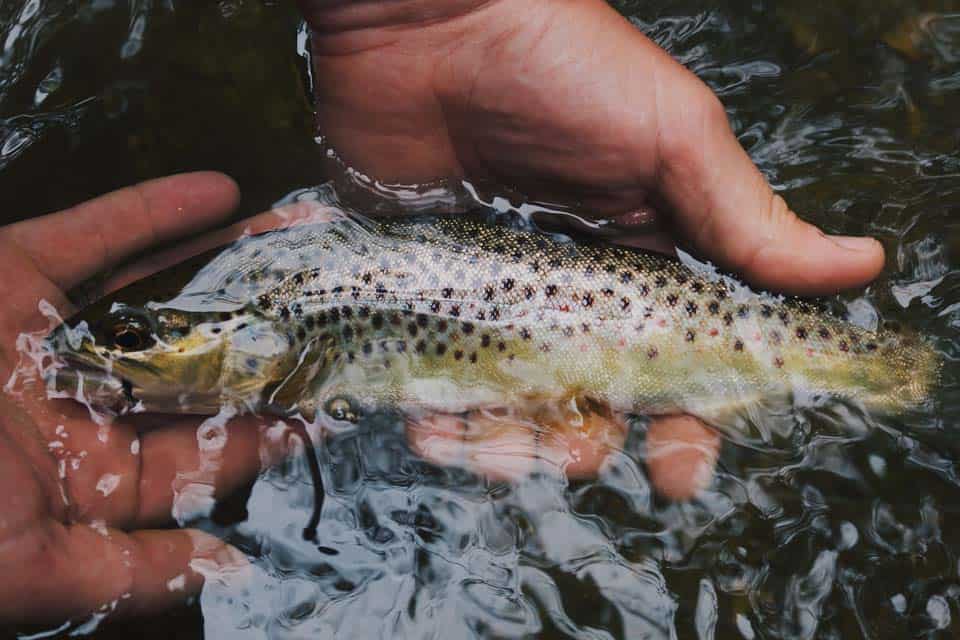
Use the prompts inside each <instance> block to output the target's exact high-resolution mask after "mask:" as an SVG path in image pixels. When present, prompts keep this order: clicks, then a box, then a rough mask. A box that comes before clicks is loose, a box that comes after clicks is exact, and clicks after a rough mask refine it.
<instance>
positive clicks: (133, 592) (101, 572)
mask: <svg viewBox="0 0 960 640" xmlns="http://www.w3.org/2000/svg"><path fill="white" fill-rule="evenodd" d="M236 200H237V189H236V186H235V185H234V183H233V182H232V181H230V180H229V179H228V178H226V177H225V176H222V175H219V174H213V173H199V174H187V175H182V176H177V177H172V178H167V179H162V180H156V181H152V182H147V183H144V184H141V185H138V186H135V187H131V188H128V189H123V190H122V191H118V192H115V193H112V194H110V195H107V196H104V197H102V198H99V199H97V200H94V201H91V202H88V203H85V204H82V205H80V206H78V207H75V208H73V209H70V210H67V211H63V212H60V213H55V214H52V215H48V216H44V217H41V218H36V219H33V220H29V221H26V222H20V223H17V224H13V225H10V226H7V227H3V228H0V269H2V271H3V273H4V274H6V277H5V278H3V279H2V281H0V295H2V297H3V300H4V304H3V307H2V309H0V380H2V381H3V382H7V380H8V379H10V377H11V373H12V372H13V371H14V370H17V373H18V376H22V375H25V374H27V373H28V371H27V369H25V368H23V367H20V366H19V365H18V363H19V362H20V358H21V357H22V353H20V352H19V351H18V349H17V347H16V343H17V339H18V336H20V335H21V334H23V333H29V332H41V333H42V332H43V331H44V330H46V329H47V328H48V323H49V320H48V319H47V318H44V317H43V316H42V315H41V314H40V313H39V312H38V304H39V303H40V302H41V301H42V300H46V301H47V302H49V303H51V304H52V305H53V306H54V307H55V308H56V309H57V311H58V313H59V314H60V315H62V316H64V317H66V316H68V315H69V314H70V313H71V312H72V311H73V308H72V305H71V303H70V302H69V300H68V298H67V296H66V294H65V292H66V291H67V290H69V289H70V288H71V287H73V286H75V285H77V284H78V283H80V282H81V281H82V280H84V279H85V278H87V277H89V276H91V275H93V274H94V273H97V272H99V271H101V270H104V269H106V268H109V267H111V266H113V265H116V264H118V263H119V262H121V261H123V260H125V259H127V258H130V257H131V256H135V255H136V254H138V253H140V252H142V251H144V250H146V249H147V248H148V247H150V246H151V245H154V244H157V243H161V242H165V241H169V240H171V239H174V238H176V237H178V236H183V235H186V234H189V233H192V232H196V231H198V230H200V229H202V228H204V227H207V226H210V225H212V224H214V223H217V222H220V221H222V220H223V218H225V217H226V216H227V214H228V213H229V212H230V211H231V209H232V208H233V206H234V205H235V203H236ZM198 423H199V421H198V420H195V419H176V418H171V419H168V420H165V421H161V424H160V426H158V427H157V428H154V429H151V430H150V431H147V432H144V433H138V430H137V429H135V428H134V427H133V426H132V425H130V424H124V423H122V422H114V423H111V424H101V423H98V422H97V421H95V420H94V419H93V416H92V414H91V413H90V412H89V411H88V410H87V409H86V408H85V407H84V406H82V405H81V404H78V403H75V402H72V401H69V400H59V401H50V400H48V399H47V398H46V393H45V389H44V386H43V384H42V382H40V381H38V380H33V381H30V380H23V379H21V378H18V379H16V380H14V383H13V384H10V385H9V388H8V389H7V390H6V393H3V392H0V573H2V574H3V576H4V579H3V580H0V621H2V622H15V623H24V622H48V621H59V620H63V619H65V618H70V617H77V616H82V615H85V614H89V613H91V612H94V611H104V612H109V611H114V610H116V611H117V612H119V613H145V612H149V611H155V610H157V609H160V608H163V607H165V606H168V605H171V604H173V603H176V602H180V601H182V600H183V599H184V598H185V597H186V596H188V595H191V594H193V593H196V591H197V590H198V589H199V587H200V585H201V584H202V581H203V578H202V576H201V575H200V573H198V571H197V569H198V568H201V567H204V566H205V567H207V568H216V567H221V568H224V569H226V568H228V567H231V566H236V565H237V564H238V563H239V562H240V559H241V557H242V556H238V554H237V552H235V551H234V550H232V549H231V548H229V547H228V546H227V545H225V544H224V543H223V542H221V541H220V540H218V539H217V538H215V537H213V536H210V535H207V534H205V533H202V532H200V531H194V530H169V529H167V530H164V529H161V528H160V527H164V526H167V525H169V524H170V523H171V521H172V518H171V510H172V507H173V501H174V490H175V487H176V486H178V483H180V484H183V482H185V481H188V479H189V478H195V479H197V480H198V481H200V482H209V484H210V486H212V487H214V491H213V493H215V494H217V495H224V494H226V493H229V492H230V491H231V490H233V489H235V488H237V487H238V486H240V485H242V484H243V483H244V482H247V481H249V480H250V479H251V478H252V477H253V475H254V474H256V472H257V471H258V470H259V466H260V458H259V454H258V451H259V448H260V447H259V431H258V429H257V425H256V424H255V423H253V420H252V419H250V418H244V419H239V420H235V421H233V422H232V423H231V424H230V425H229V426H228V427H227V428H228V430H229V433H228V438H227V444H226V447H225V448H224V450H223V451H221V452H219V454H218V465H217V468H216V469H214V470H209V471H208V472H207V473H205V474H204V473H201V471H202V470H203V468H204V464H203V462H204V461H203V460H202V459H201V458H202V454H201V450H200V448H199V447H198V442H197V426H198ZM198 562H200V563H201V564H199V565H198V564H197V563H198ZM204 563H205V564H204Z"/></svg>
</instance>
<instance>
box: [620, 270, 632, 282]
mask: <svg viewBox="0 0 960 640" xmlns="http://www.w3.org/2000/svg"><path fill="white" fill-rule="evenodd" d="M631 281H633V273H631V272H630V271H623V272H621V273H620V282H622V283H623V284H627V283H628V282H631Z"/></svg>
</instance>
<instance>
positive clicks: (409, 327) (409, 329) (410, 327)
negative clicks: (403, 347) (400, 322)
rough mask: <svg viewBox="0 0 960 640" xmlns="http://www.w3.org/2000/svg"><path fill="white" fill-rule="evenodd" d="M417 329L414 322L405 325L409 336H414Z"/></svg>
mask: <svg viewBox="0 0 960 640" xmlns="http://www.w3.org/2000/svg"><path fill="white" fill-rule="evenodd" d="M418 331H419V330H418V329H417V325H416V324H415V323H413V322H411V323H410V324H408V325H407V333H409V334H410V337H411V338H416V337H417V332H418Z"/></svg>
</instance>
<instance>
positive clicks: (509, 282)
mask: <svg viewBox="0 0 960 640" xmlns="http://www.w3.org/2000/svg"><path fill="white" fill-rule="evenodd" d="M513 285H514V282H513V278H507V279H506V280H504V281H503V282H502V283H501V284H500V286H501V287H503V290H504V291H511V290H512V289H513Z"/></svg>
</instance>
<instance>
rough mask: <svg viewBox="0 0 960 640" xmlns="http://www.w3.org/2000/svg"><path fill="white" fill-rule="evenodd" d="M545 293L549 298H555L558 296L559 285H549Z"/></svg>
mask: <svg viewBox="0 0 960 640" xmlns="http://www.w3.org/2000/svg"><path fill="white" fill-rule="evenodd" d="M544 293H546V294H547V297H548V298H552V297H553V296H555V295H557V285H555V284H548V285H547V288H546V289H545V290H544Z"/></svg>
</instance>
